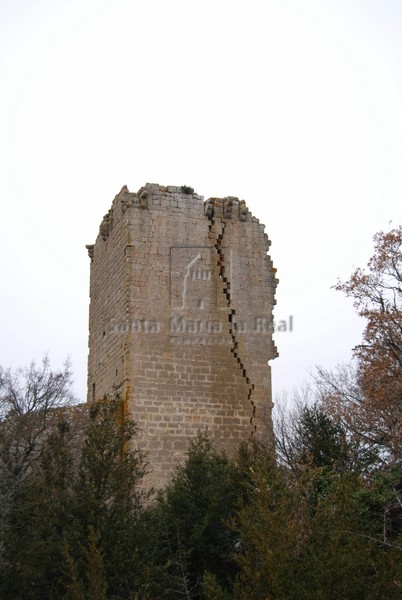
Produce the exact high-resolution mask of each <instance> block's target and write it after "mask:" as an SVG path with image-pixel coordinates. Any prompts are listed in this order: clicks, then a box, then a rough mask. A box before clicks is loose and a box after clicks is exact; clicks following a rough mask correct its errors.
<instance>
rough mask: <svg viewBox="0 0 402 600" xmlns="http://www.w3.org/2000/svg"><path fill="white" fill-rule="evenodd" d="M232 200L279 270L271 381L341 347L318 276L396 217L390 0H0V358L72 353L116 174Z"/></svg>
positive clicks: (77, 358)
mask: <svg viewBox="0 0 402 600" xmlns="http://www.w3.org/2000/svg"><path fill="white" fill-rule="evenodd" d="M146 182H154V183H160V184H162V185H183V184H186V185H190V186H192V187H193V188H195V190H196V192H198V193H199V194H201V195H204V196H205V198H208V197H209V196H225V195H234V196H238V197H240V198H244V199H245V200H246V201H247V204H248V206H249V208H250V209H251V211H252V212H253V214H254V215H255V216H257V217H258V218H259V219H260V221H261V222H263V223H265V225H266V229H267V232H268V235H269V237H270V238H271V240H272V247H271V255H272V258H273V260H274V264H275V266H276V267H277V269H278V277H279V279H280V284H279V287H278V295H277V301H278V304H277V308H276V311H275V312H276V319H277V320H284V319H288V317H289V316H290V315H293V319H294V330H293V332H291V333H290V332H287V333H277V335H276V343H277V346H278V348H279V352H280V358H278V359H276V360H275V361H274V362H273V363H272V365H273V384H274V390H275V391H279V390H282V389H286V388H289V387H292V386H294V385H298V384H300V383H301V382H302V381H303V380H304V379H305V378H306V376H307V370H308V369H309V368H311V367H313V366H314V365H315V364H322V365H324V366H327V367H332V366H334V365H335V364H336V363H337V362H341V361H345V360H349V358H350V356H351V348H352V347H353V346H354V345H356V344H357V343H358V342H359V340H360V335H361V330H362V327H363V323H362V322H360V320H359V319H358V318H357V317H356V316H355V312H354V309H353V308H352V305H351V302H350V301H349V300H347V299H346V298H344V297H343V296H342V295H341V294H340V293H339V292H335V291H334V290H332V289H331V286H332V285H334V284H335V283H336V281H337V278H338V277H340V278H342V279H345V278H347V277H348V276H349V275H350V273H351V271H352V269H353V268H354V267H355V266H363V265H365V264H366V263H367V260H368V258H369V257H370V255H371V252H372V236H373V234H374V233H375V232H376V231H378V230H380V229H385V230H388V229H389V227H393V226H397V225H398V224H400V223H401V222H402V218H401V217H402V215H401V212H402V202H401V198H402V2H401V0H321V1H320V0H244V1H236V0H230V1H225V0H214V1H210V0H202V1H197V2H196V1H178V0H170V1H169V2H167V1H163V0H68V1H66V0H0V199H1V206H2V218H1V220H0V249H1V255H0V269H1V272H0V275H1V276H0V282H1V283H0V285H1V295H0V336H1V337H0V364H1V365H3V366H4V367H8V366H12V367H17V366H20V365H25V364H27V363H29V362H30V360H31V359H33V358H36V359H40V358H41V356H42V355H43V353H44V352H48V353H49V356H50V359H51V362H52V364H53V365H54V366H59V365H61V363H62V362H63V359H64V358H65V357H66V356H70V357H71V360H72V364H73V370H74V373H75V389H76V393H77V396H78V398H79V399H80V400H84V399H85V395H86V360H87V338H88V335H87V328H88V325H87V321H88V302H89V299H88V288H89V259H88V257H87V253H86V250H85V244H89V243H93V242H94V241H95V237H96V235H97V231H98V227H99V224H100V221H101V218H102V216H103V215H104V213H105V212H107V210H108V209H109V207H110V204H111V202H112V200H113V197H114V196H115V194H116V193H117V192H118V191H119V190H120V188H121V187H122V185H124V184H127V185H128V187H129V189H130V190H131V191H137V190H138V189H139V188H140V187H141V186H142V185H144V184H145V183H146Z"/></svg>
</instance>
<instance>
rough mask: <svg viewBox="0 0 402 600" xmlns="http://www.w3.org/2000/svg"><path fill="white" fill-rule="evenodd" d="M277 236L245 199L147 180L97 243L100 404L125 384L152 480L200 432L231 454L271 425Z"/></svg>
mask: <svg viewBox="0 0 402 600" xmlns="http://www.w3.org/2000/svg"><path fill="white" fill-rule="evenodd" d="M269 245H270V242H269V240H268V237H267V235H266V234H265V233H264V225H262V224H260V223H259V221H258V219H256V218H255V217H253V216H252V215H251V213H250V212H249V211H248V209H247V206H246V204H245V202H244V201H243V200H240V201H239V200H238V198H234V197H227V198H222V199H219V198H210V199H209V200H207V201H206V202H203V198H202V197H200V196H198V195H197V194H195V193H193V190H192V189H191V188H187V187H185V186H183V187H181V188H180V187H173V186H169V187H162V186H159V185H157V184H147V185H146V186H145V187H143V188H141V189H140V190H139V191H138V192H137V193H130V192H129V191H128V189H127V187H126V186H124V187H123V188H122V190H121V192H120V193H119V194H118V195H117V196H116V197H115V199H114V201H113V204H112V207H111V209H110V210H109V212H108V213H107V215H105V217H104V218H103V221H102V223H101V225H100V229H99V235H98V237H97V239H96V243H95V244H94V245H90V246H87V248H88V253H89V256H90V258H91V284H90V296H91V302H90V311H89V359H88V401H89V402H93V401H96V400H98V399H101V398H103V397H104V395H105V394H108V395H111V394H113V393H114V392H115V391H118V392H119V393H120V395H121V397H122V398H123V399H124V403H125V407H126V410H127V411H128V412H129V414H130V415H131V416H132V417H133V418H134V420H135V421H136V422H137V423H138V425H139V428H140V434H139V438H138V444H139V446H141V447H142V448H143V449H144V450H145V451H146V452H147V455H148V460H149V463H150V468H151V473H150V475H149V480H148V483H149V485H155V486H156V487H161V486H162V485H164V484H165V483H166V482H167V481H168V480H169V478H170V475H171V472H172V468H173V467H174V465H175V464H176V463H177V462H178V461H180V459H182V458H183V455H184V453H185V452H186V449H187V446H188V440H189V438H191V437H193V436H194V435H195V434H196V432H197V431H198V430H207V431H208V432H209V433H210V435H211V436H212V437H213V438H214V441H215V444H216V446H217V447H218V448H225V449H226V450H227V451H228V452H230V451H231V450H233V449H234V448H235V447H236V446H237V445H238V443H239V442H240V441H242V440H247V439H249V438H250V436H253V435H255V434H257V435H258V434H260V433H261V434H265V433H267V430H268V433H269V430H270V428H271V378H270V367H269V366H268V361H269V360H270V359H272V358H274V357H275V356H276V348H275V345H274V343H273V340H272V309H273V305H274V303H275V300H274V293H275V287H276V284H277V279H276V278H275V269H274V268H273V266H272V262H271V260H270V258H269V256H268V255H267V250H268V247H269Z"/></svg>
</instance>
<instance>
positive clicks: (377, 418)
mask: <svg viewBox="0 0 402 600" xmlns="http://www.w3.org/2000/svg"><path fill="white" fill-rule="evenodd" d="M336 289H337V290H340V291H342V292H344V293H345V294H346V295H347V296H348V297H351V298H353V300H354V305H355V307H356V309H357V311H358V313H359V315H360V316H362V317H364V318H365V319H366V320H367V324H366V327H365V330H364V333H363V341H362V344H360V345H359V346H357V347H356V348H355V350H354V354H355V358H356V366H355V367H347V368H345V367H342V368H340V369H339V370H338V371H337V372H336V373H334V374H331V373H328V372H326V371H324V370H323V369H320V370H319V372H318V382H319V384H320V386H321V390H322V396H323V398H325V399H326V402H327V405H328V407H330V408H331V411H332V412H333V414H334V415H336V416H337V417H338V418H339V419H340V420H341V421H342V422H343V423H344V424H345V426H346V427H347V428H348V429H349V430H350V431H351V432H353V434H354V435H356V436H360V438H361V439H362V440H364V442H365V443H366V445H368V446H371V447H372V448H374V449H375V450H376V451H377V454H378V456H379V458H381V459H382V460H383V461H385V462H387V463H388V464H394V463H395V462H398V461H399V460H400V459H401V443H400V442H401V439H402V418H401V417H402V411H401V408H402V226H400V227H398V228H396V229H393V230H391V231H389V232H388V233H383V232H379V233H377V234H376V235H375V236H374V254H373V256H372V257H371V259H370V260H369V262H368V269H367V270H366V271H365V270H363V269H356V270H355V271H354V273H353V274H352V275H351V277H350V279H349V280H348V281H346V282H338V284H337V285H336Z"/></svg>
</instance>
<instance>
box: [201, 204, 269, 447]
mask: <svg viewBox="0 0 402 600" xmlns="http://www.w3.org/2000/svg"><path fill="white" fill-rule="evenodd" d="M207 216H208V218H209V221H210V223H209V227H208V229H209V235H210V237H213V231H212V228H213V227H214V226H215V227H216V221H215V217H214V215H213V214H212V215H209V214H208V213H207ZM220 224H221V225H222V230H221V233H220V234H219V235H218V236H217V237H216V240H215V244H214V248H215V250H216V253H217V255H218V261H217V264H218V268H219V277H220V278H221V280H222V281H223V288H222V289H223V294H224V296H225V301H226V305H227V309H228V325H229V334H230V337H231V339H232V346H231V348H230V351H231V353H232V355H233V357H234V359H235V360H236V362H237V364H238V365H239V368H240V369H241V372H242V375H243V377H244V380H245V381H246V383H247V387H248V392H247V400H248V401H249V402H250V405H251V417H250V425H251V426H252V428H253V429H252V431H251V435H254V434H255V432H256V430H257V425H256V424H255V422H254V420H255V413H256V406H255V403H254V400H253V397H252V396H253V391H254V389H255V385H254V383H252V382H251V379H250V377H249V376H248V374H247V370H246V367H245V365H244V363H243V361H242V359H241V356H240V354H239V341H238V339H237V337H236V323H235V319H234V317H235V314H236V311H235V309H234V308H233V306H232V295H231V285H230V281H229V278H228V277H227V275H226V265H225V255H224V252H223V249H222V241H223V237H224V235H225V229H226V224H227V223H226V221H224V220H223V219H222V220H220Z"/></svg>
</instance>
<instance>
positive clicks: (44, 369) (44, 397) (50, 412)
mask: <svg viewBox="0 0 402 600" xmlns="http://www.w3.org/2000/svg"><path fill="white" fill-rule="evenodd" d="M74 402H75V398H74V395H73V392H72V377H71V370H70V364H69V363H68V361H67V362H66V363H65V365H64V368H63V369H62V370H59V371H53V370H52V369H51V366H50V362H49V359H48V357H47V356H45V357H44V358H43V359H42V363H41V365H39V366H38V365H37V364H36V363H35V362H32V363H31V365H30V366H29V367H28V368H20V369H17V370H16V371H11V369H7V370H4V369H2V368H1V367H0V469H1V472H2V475H3V477H6V478H8V477H10V478H11V479H12V480H20V479H22V478H24V477H25V475H26V474H27V473H29V472H31V471H32V469H33V466H34V463H35V462H36V461H37V459H38V454H40V452H41V449H42V448H43V444H42V440H43V437H44V434H45V432H46V431H47V430H48V429H49V426H50V425H51V424H52V423H56V422H57V421H58V420H59V418H60V411H61V410H62V409H63V408H64V407H67V406H71V405H72V404H74ZM7 481H9V479H7Z"/></svg>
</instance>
